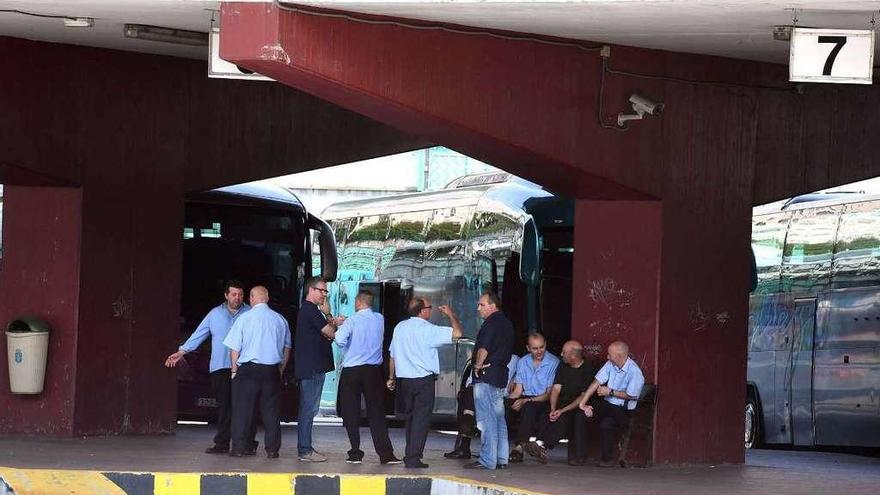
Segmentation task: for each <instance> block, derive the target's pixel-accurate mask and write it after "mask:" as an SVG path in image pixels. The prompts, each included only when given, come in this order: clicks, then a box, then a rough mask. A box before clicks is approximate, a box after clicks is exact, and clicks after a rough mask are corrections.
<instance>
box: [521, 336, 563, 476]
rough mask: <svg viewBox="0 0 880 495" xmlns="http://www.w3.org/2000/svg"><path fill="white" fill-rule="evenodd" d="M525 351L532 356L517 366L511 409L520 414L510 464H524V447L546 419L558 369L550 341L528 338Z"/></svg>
mask: <svg viewBox="0 0 880 495" xmlns="http://www.w3.org/2000/svg"><path fill="white" fill-rule="evenodd" d="M526 350H528V351H529V354H526V355H525V356H523V357H521V358H520V360H519V362H518V363H516V376H515V377H514V379H513V382H514V383H515V385H514V389H513V393H511V394H510V400H512V401H513V402H512V404H511V405H510V408H511V409H513V410H514V411H516V412H519V427H518V428H517V433H516V447H514V448H513V449H512V450H511V451H510V462H522V460H523V450H522V449H523V445H524V444H525V443H527V442H528V441H529V439H530V438H531V437H532V436H533V435H537V433H538V429H539V428H540V426H541V421H542V420H543V418H544V417H545V416H547V412H548V409H547V405H548V403H549V400H550V386H551V385H553V377H554V376H555V375H556V368H557V367H558V366H559V358H558V357H556V356H554V355H553V354H551V353H549V352H547V340H546V339H544V336H543V335H541V334H540V333H538V332H533V333H531V334H529V339H528V344H527V345H526Z"/></svg>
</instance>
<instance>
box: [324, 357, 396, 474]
mask: <svg viewBox="0 0 880 495" xmlns="http://www.w3.org/2000/svg"><path fill="white" fill-rule="evenodd" d="M384 395H385V381H384V379H383V378H382V369H381V366H380V365H378V364H376V365H371V364H365V365H362V366H352V367H350V368H342V373H341V376H340V377H339V392H338V398H339V412H340V414H341V415H342V424H343V425H345V431H347V432H348V442H349V444H351V450H349V451H348V454H349V455H351V456H355V457H358V458H362V457H363V456H364V452H363V451H362V450H361V430H360V420H361V397H363V398H364V402H365V403H366V406H367V420H368V421H369V423H370V435H371V436H372V437H373V447H375V449H376V453H377V454H379V459H380V460H381V461H386V460H388V459H391V458H392V457H394V447H392V446H391V439H389V438H388V425H387V424H386V423H385V405H384V399H385V397H384Z"/></svg>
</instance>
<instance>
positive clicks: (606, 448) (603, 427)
mask: <svg viewBox="0 0 880 495" xmlns="http://www.w3.org/2000/svg"><path fill="white" fill-rule="evenodd" d="M594 417H595V418H596V421H598V422H599V440H600V444H601V445H602V460H603V461H605V462H608V461H610V460H611V456H612V455H613V454H614V440H615V439H616V438H617V433H618V431H619V430H620V429H621V428H627V427H628V426H629V411H628V410H627V409H626V407H624V406H615V405H614V404H611V403H610V402H608V401H607V400H600V401H598V404H597V405H596V407H595V411H594Z"/></svg>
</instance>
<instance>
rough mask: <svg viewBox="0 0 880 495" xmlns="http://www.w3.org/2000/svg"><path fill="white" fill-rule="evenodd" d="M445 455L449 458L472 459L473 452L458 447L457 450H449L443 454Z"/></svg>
mask: <svg viewBox="0 0 880 495" xmlns="http://www.w3.org/2000/svg"><path fill="white" fill-rule="evenodd" d="M443 457H445V458H447V459H470V458H471V453H470V452H465V451H463V450H458V449H456V450H453V451H452V452H447V453H445V454H443Z"/></svg>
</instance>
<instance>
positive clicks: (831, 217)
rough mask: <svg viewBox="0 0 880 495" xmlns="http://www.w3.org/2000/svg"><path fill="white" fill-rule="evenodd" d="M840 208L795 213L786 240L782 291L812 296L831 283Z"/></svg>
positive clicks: (806, 210)
mask: <svg viewBox="0 0 880 495" xmlns="http://www.w3.org/2000/svg"><path fill="white" fill-rule="evenodd" d="M839 218H840V208H834V207H824V208H810V209H805V210H800V211H796V212H794V213H793V215H792V219H791V226H790V227H789V229H788V236H787V237H786V239H785V249H784V250H783V257H782V278H783V287H784V288H787V289H788V290H790V291H791V292H813V291H816V290H820V289H821V288H822V287H824V286H827V284H828V283H829V282H830V281H831V280H830V279H831V250H832V248H833V246H834V237H835V234H836V232H837V224H838V222H839Z"/></svg>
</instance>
